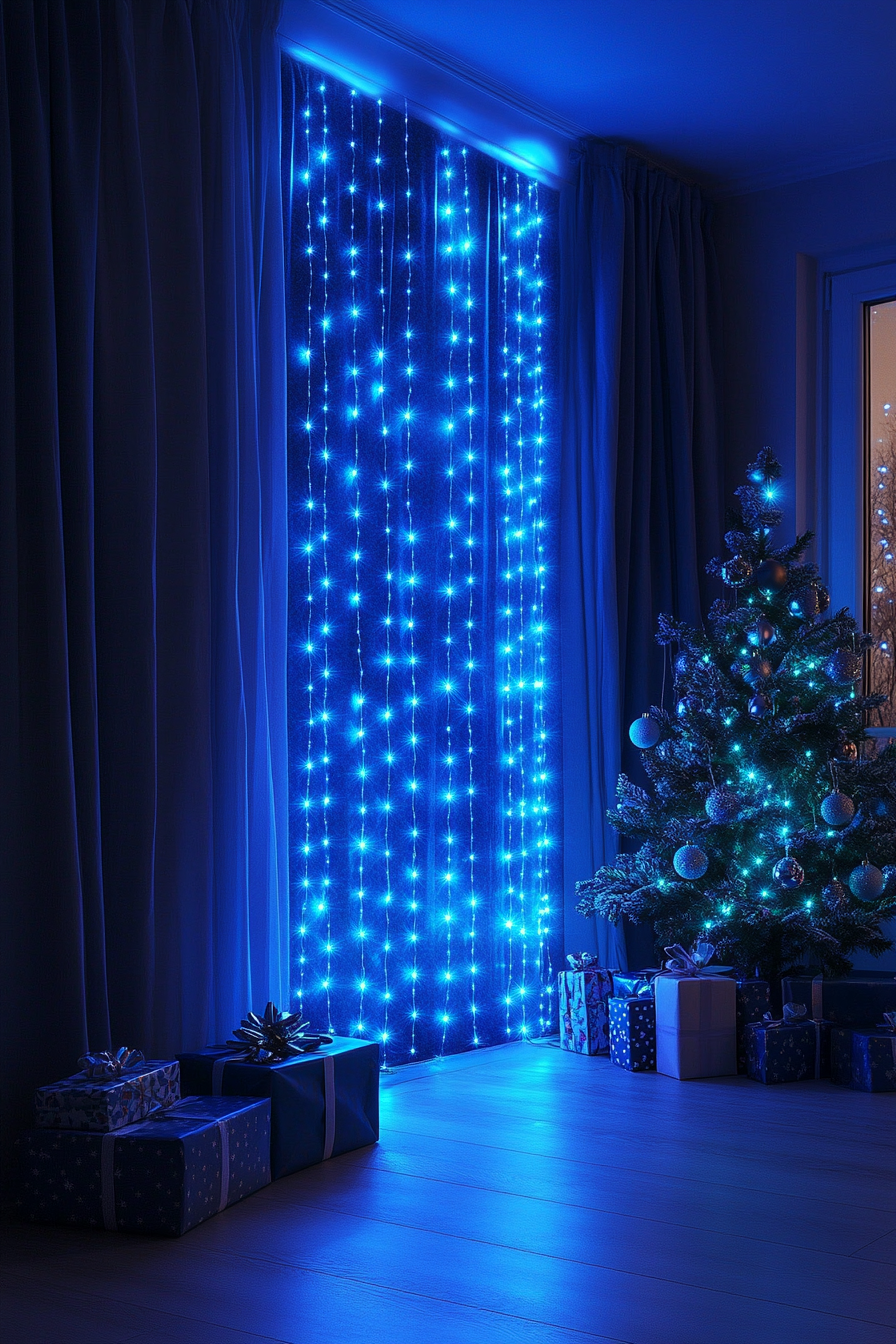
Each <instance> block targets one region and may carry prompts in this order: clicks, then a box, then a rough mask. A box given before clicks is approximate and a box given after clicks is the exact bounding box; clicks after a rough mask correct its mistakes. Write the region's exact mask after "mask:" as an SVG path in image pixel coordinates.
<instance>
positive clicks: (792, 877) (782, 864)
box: [772, 854, 806, 891]
mask: <svg viewBox="0 0 896 1344" xmlns="http://www.w3.org/2000/svg"><path fill="white" fill-rule="evenodd" d="M772 875H773V877H774V879H775V881H776V882H777V883H778V885H779V886H781V887H784V889H785V890H786V891H795V890H796V888H797V887H801V886H802V885H803V878H804V877H805V876H806V874H805V873H804V872H803V870H802V868H801V867H800V865H799V864H798V863H797V861H796V859H792V858H791V857H790V855H789V854H788V855H787V856H786V857H785V858H783V859H779V860H778V862H777V863H776V864H775V866H774V869H773V870H772Z"/></svg>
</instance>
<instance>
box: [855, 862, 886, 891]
mask: <svg viewBox="0 0 896 1344" xmlns="http://www.w3.org/2000/svg"><path fill="white" fill-rule="evenodd" d="M849 889H850V891H851V892H852V894H853V896H855V897H856V899H857V900H859V901H876V900H877V898H878V897H879V896H882V895H883V890H884V875H883V873H882V872H881V870H880V869H879V868H875V866H874V864H873V863H869V862H868V860H867V859H864V860H863V861H862V862H861V863H860V864H859V866H858V868H853V870H852V872H851V873H850V875H849Z"/></svg>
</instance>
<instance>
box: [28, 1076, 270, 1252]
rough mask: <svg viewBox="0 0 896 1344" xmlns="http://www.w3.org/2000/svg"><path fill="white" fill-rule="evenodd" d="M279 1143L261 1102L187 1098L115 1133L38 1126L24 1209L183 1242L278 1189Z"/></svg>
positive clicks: (41, 1217) (48, 1218)
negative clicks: (240, 1204)
mask: <svg viewBox="0 0 896 1344" xmlns="http://www.w3.org/2000/svg"><path fill="white" fill-rule="evenodd" d="M270 1144H271V1105H270V1102H269V1101H268V1100H266V1099H265V1100H261V1101H259V1100H258V1099H257V1098H255V1097H187V1098H185V1099H184V1100H183V1101H181V1102H179V1103H178V1104H176V1105H175V1106H173V1107H171V1109H169V1110H166V1111H164V1112H160V1113H159V1114H157V1115H155V1116H153V1117H151V1118H150V1119H149V1120H143V1121H140V1122H139V1123H138V1124H136V1125H128V1126H127V1127H126V1128H124V1129H119V1130H110V1131H109V1132H108V1133H106V1134H97V1133H90V1132H84V1131H80V1132H79V1131H75V1130H55V1129H53V1130H51V1129H33V1130H31V1131H30V1132H29V1133H28V1134H27V1135H26V1136H25V1138H24V1139H23V1140H22V1141H21V1143H20V1152H21V1155H22V1178H21V1191H20V1198H19V1206H20V1209H21V1212H22V1213H23V1215H24V1216H25V1217H26V1218H28V1219H29V1220H30V1221H32V1222H38V1223H70V1224H73V1225H75V1224H83V1225H86V1226H88V1227H105V1228H107V1229H108V1230H109V1231H119V1232H145V1233H150V1234H154V1235H156V1236H165V1237H179V1236H182V1235H183V1233H184V1232H188V1231H189V1230H190V1228H191V1227H196V1226H197V1224H199V1223H203V1222H205V1220H206V1219H207V1218H211V1217H212V1215H213V1214H216V1213H218V1212H219V1210H221V1209H223V1208H225V1207H226V1206H227V1205H228V1204H235V1203H237V1201H238V1200H240V1199H245V1197H246V1196H247V1195H251V1194H252V1192H253V1191H254V1190H259V1189H260V1188H261V1187H262V1186H263V1185H267V1184H269V1182H270V1179H271V1172H270Z"/></svg>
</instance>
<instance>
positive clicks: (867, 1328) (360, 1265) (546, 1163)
mask: <svg viewBox="0 0 896 1344" xmlns="http://www.w3.org/2000/svg"><path fill="white" fill-rule="evenodd" d="M392 1081H393V1082H394V1081H398V1083H399V1085H395V1086H389V1087H386V1088H385V1089H384V1092H383V1132H382V1140H381V1143H380V1144H379V1145H378V1146H377V1147H375V1148H367V1149H364V1150H362V1151H361V1152H358V1153H352V1154H348V1155H347V1156H345V1157H341V1158H337V1159H335V1160H333V1161H332V1162H329V1163H326V1164H325V1165H323V1166H319V1167H314V1168H312V1169H311V1170H309V1171H306V1172H302V1173H300V1174H298V1175H296V1176H292V1177H288V1178H286V1179H285V1180H282V1181H278V1182H276V1184H274V1185H272V1186H270V1187H269V1188H268V1189H266V1190H264V1191H261V1192H260V1193H259V1194H257V1195H255V1196H254V1197H253V1198H251V1199H249V1200H247V1201H246V1202H245V1203H243V1204H240V1205H237V1206H236V1207H234V1208H232V1209H228V1210H226V1211H225V1212H224V1213H223V1214H220V1215H219V1216H218V1217H217V1218H213V1219H212V1220H211V1221H210V1222H208V1223H205V1224H204V1225H203V1226H202V1227H199V1228H197V1229H195V1230H194V1231H193V1232H191V1233H189V1234H188V1235H187V1236H186V1237H184V1238H183V1239H182V1240H180V1241H151V1240H143V1239H139V1238H135V1237H128V1236H115V1235H111V1234H107V1233H102V1232H91V1233H87V1232H80V1231H72V1230H68V1229H61V1228H60V1229H55V1228H32V1227H27V1226H26V1227H20V1226H15V1227H7V1228H6V1233H7V1236H6V1252H5V1258H4V1263H3V1270H2V1278H3V1292H4V1310H3V1332H2V1333H3V1339H4V1341H5V1344H20V1342H21V1344H125V1341H128V1342H129V1344H163V1342H164V1344H172V1341H177V1342H178V1344H261V1341H271V1340H277V1341H288V1342H289V1344H312V1342H313V1341H320V1340H332V1341H334V1342H335V1344H573V1341H578V1344H587V1341H588V1340H615V1341H628V1342H629V1344H896V1154H894V1142H893V1141H894V1134H896V1127H894V1121H896V1096H893V1095H877V1096H869V1095H866V1094H863V1093H856V1092H849V1091H846V1090H843V1089H841V1088H835V1087H832V1086H831V1084H830V1083H828V1082H820V1083H802V1084H794V1085H791V1086H782V1087H768V1088H765V1087H761V1086H759V1085H758V1084H755V1083H751V1082H749V1081H747V1080H746V1079H743V1078H725V1079H714V1080H702V1081H699V1082H690V1083H677V1082H675V1081H673V1080H672V1079H669V1078H664V1077H661V1076H659V1075H657V1074H643V1075H639V1074H627V1073H624V1072H623V1071H622V1070H620V1069H616V1068H614V1067H613V1066H612V1065H610V1063H609V1062H608V1061H607V1060H605V1059H582V1058H579V1057H577V1056H573V1055H569V1054H566V1053H565V1052H562V1051H559V1050H555V1049H550V1048H547V1047H545V1046H544V1045H537V1046H535V1045H526V1044H519V1045H511V1046H505V1047H502V1048H501V1049H497V1050H489V1051H485V1052H483V1053H482V1054H479V1055H475V1056H464V1057H462V1058H461V1059H459V1060H457V1061H454V1062H451V1061H446V1066H445V1067H443V1068H437V1069H436V1070H434V1071H433V1072H430V1073H426V1072H416V1073H415V1072H413V1071H408V1072H407V1073H406V1074H404V1075H401V1074H399V1075H396V1076H395V1077H394V1078H393V1080H392Z"/></svg>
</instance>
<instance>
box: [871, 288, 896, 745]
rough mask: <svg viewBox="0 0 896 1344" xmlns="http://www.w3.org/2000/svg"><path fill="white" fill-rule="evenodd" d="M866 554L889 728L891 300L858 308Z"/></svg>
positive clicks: (894, 403)
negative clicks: (861, 350)
mask: <svg viewBox="0 0 896 1344" xmlns="http://www.w3.org/2000/svg"><path fill="white" fill-rule="evenodd" d="M863 328H864V330H863V338H864V340H863V344H864V366H865V368H864V372H865V378H864V385H865V408H864V410H865V414H864V427H865V463H866V469H865V479H866V482H867V491H868V495H867V509H868V526H867V533H866V535H867V553H866V581H865V628H866V629H867V630H868V631H869V633H870V634H871V635H873V636H874V647H873V648H872V650H871V657H870V666H869V690H870V692H871V694H872V695H878V694H880V695H886V696H887V698H888V702H889V703H888V704H887V705H883V706H881V708H880V709H878V710H876V711H875V712H874V714H873V716H872V721H873V723H874V724H875V725H877V726H884V725H892V724H893V723H894V717H893V708H892V707H893V705H894V704H896V298H890V299H885V300H883V301H880V302H872V303H866V304H865V305H864V323H863Z"/></svg>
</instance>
